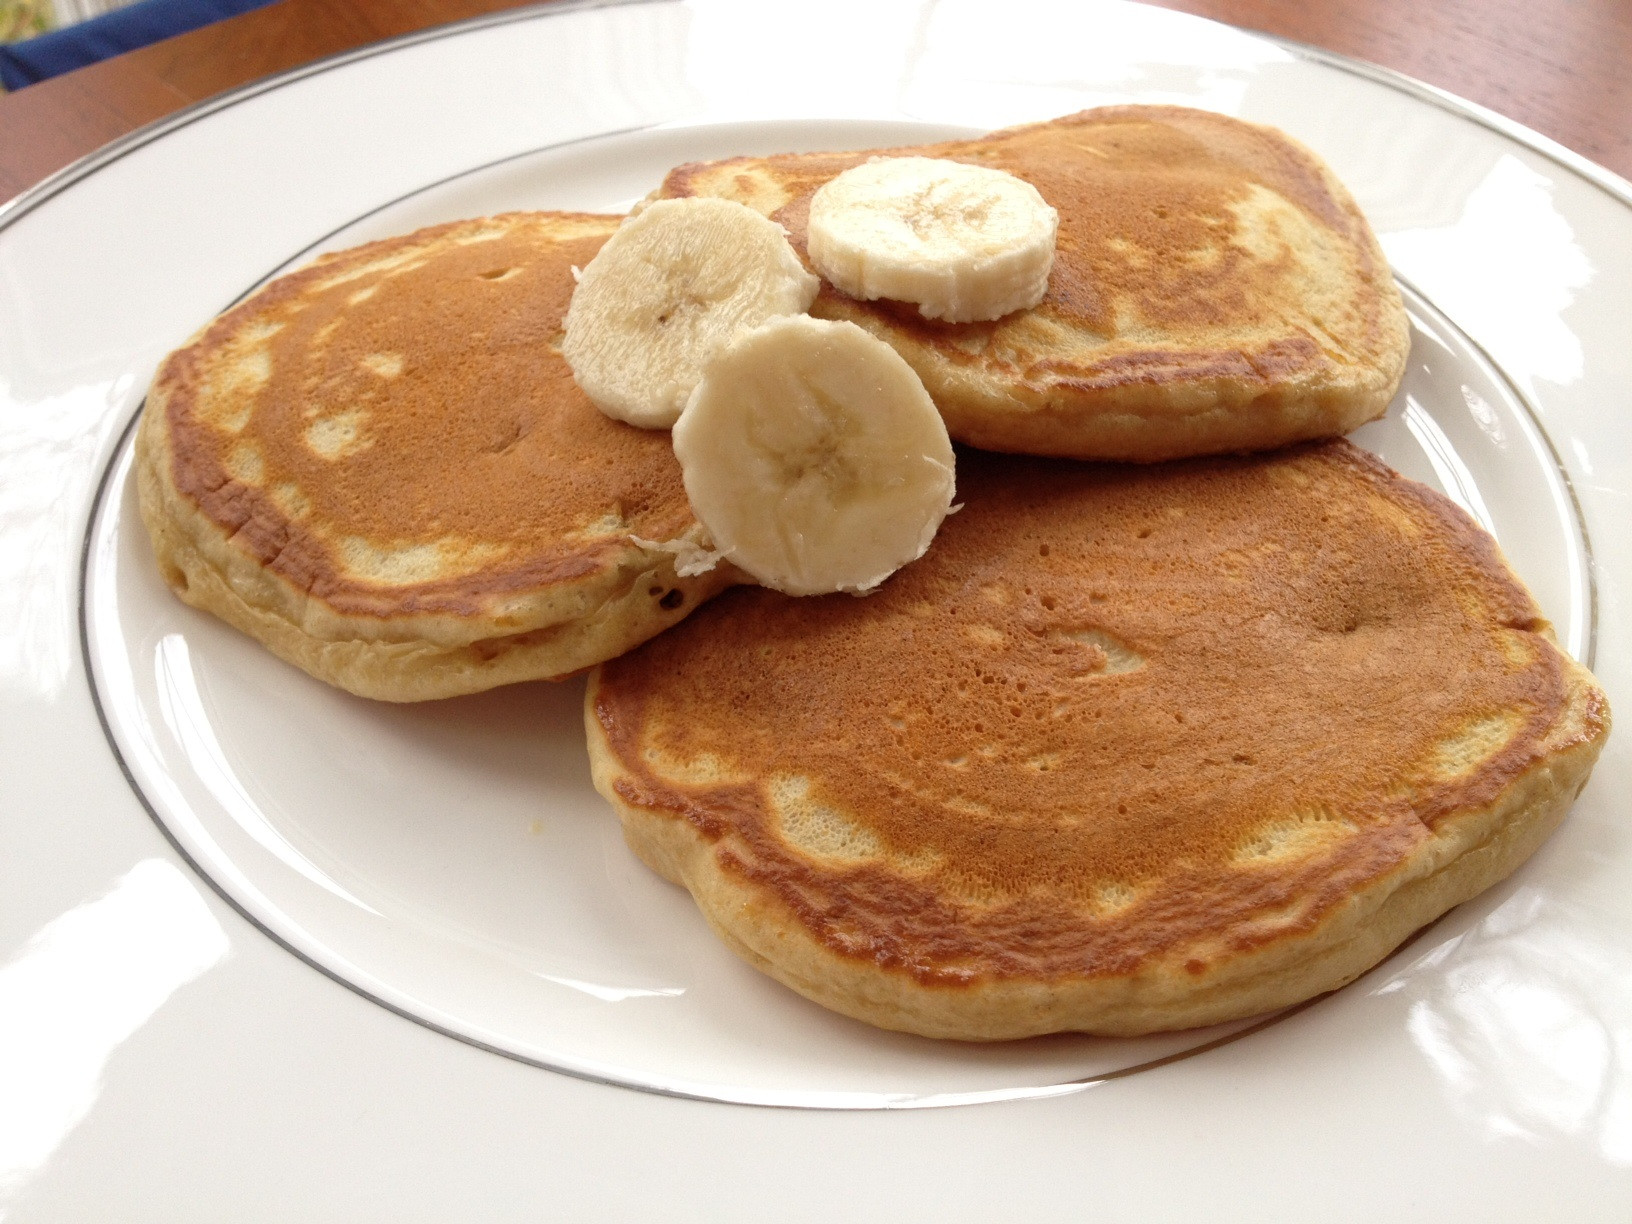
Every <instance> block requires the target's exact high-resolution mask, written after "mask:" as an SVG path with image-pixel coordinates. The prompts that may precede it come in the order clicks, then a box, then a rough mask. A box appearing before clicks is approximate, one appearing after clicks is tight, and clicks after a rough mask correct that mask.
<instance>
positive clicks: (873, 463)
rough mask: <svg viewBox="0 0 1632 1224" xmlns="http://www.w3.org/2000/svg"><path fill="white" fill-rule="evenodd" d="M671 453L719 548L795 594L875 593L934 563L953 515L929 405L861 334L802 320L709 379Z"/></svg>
mask: <svg viewBox="0 0 1632 1224" xmlns="http://www.w3.org/2000/svg"><path fill="white" fill-rule="evenodd" d="M674 453H675V456H676V458H678V459H679V460H680V469H681V472H682V473H683V474H684V478H685V485H686V495H687V497H688V498H689V499H690V501H691V505H692V510H693V512H694V513H695V514H696V515H697V517H698V520H699V521H700V522H701V523H702V524H703V525H704V526H705V527H706V528H707V529H708V531H709V533H710V534H711V535H712V536H713V539H714V544H715V547H716V548H718V549H719V551H720V552H721V553H722V554H723V555H724V556H725V557H726V558H727V559H728V560H730V561H731V562H732V563H733V564H735V565H736V566H737V567H738V568H739V569H742V570H745V571H747V572H748V573H749V574H751V575H752V576H753V577H754V578H755V579H756V580H758V581H759V582H760V583H761V584H763V585H765V586H768V587H774V588H775V589H776V590H779V591H784V592H786V593H787V594H790V595H816V594H823V593H826V592H831V591H851V592H856V593H860V592H864V591H868V590H871V589H872V588H873V587H876V586H877V585H878V584H879V583H881V582H883V581H884V579H886V578H888V577H889V576H890V575H891V574H892V573H894V572H895V571H896V570H897V569H899V568H901V566H903V565H905V564H907V563H908V562H909V561H915V560H917V559H918V558H919V557H921V556H923V555H924V551H925V550H926V549H927V548H928V547H929V544H930V541H931V540H932V539H934V537H935V532H936V530H937V529H938V528H939V527H940V525H941V520H943V519H944V518H945V517H946V515H947V512H948V509H949V508H950V506H951V502H952V489H953V456H952V444H951V442H950V440H949V439H948V437H947V433H946V426H945V425H944V424H943V423H942V422H941V417H940V414H939V413H938V412H937V411H936V410H935V405H934V403H933V402H932V401H931V400H930V398H929V394H928V392H926V391H925V390H924V386H923V383H922V382H920V381H919V379H918V376H917V375H916V374H914V373H913V371H912V367H910V366H909V365H907V363H906V362H905V361H903V360H902V359H901V357H900V356H898V355H897V354H896V352H895V350H894V349H892V348H890V347H889V345H887V344H885V343H883V341H881V340H875V339H874V338H873V337H872V336H869V335H868V334H867V333H866V332H864V331H862V330H861V328H859V327H857V326H856V325H855V324H853V323H830V322H824V321H821V320H818V319H811V318H807V317H804V316H798V317H793V318H787V319H776V320H773V321H772V322H769V323H766V324H764V325H762V326H760V327H758V328H755V329H754V330H753V331H751V332H748V333H746V334H745V335H743V336H742V337H740V338H739V339H738V340H737V341H735V342H734V343H733V344H731V345H730V346H729V347H728V348H726V349H725V350H723V351H722V352H721V353H719V355H718V356H716V357H715V358H714V360H713V361H711V362H710V363H709V364H708V366H707V367H706V369H705V371H704V374H703V379H702V381H701V382H700V383H699V384H698V386H697V390H696V391H695V392H694V393H693V394H692V396H691V400H690V402H689V403H688V404H687V405H686V410H685V412H684V413H683V414H682V415H681V417H680V420H679V422H678V423H677V424H676V425H675V427H674Z"/></svg>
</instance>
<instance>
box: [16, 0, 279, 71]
mask: <svg viewBox="0 0 1632 1224" xmlns="http://www.w3.org/2000/svg"><path fill="white" fill-rule="evenodd" d="M271 3H272V0H141V2H140V3H139V4H132V5H131V6H130V7H128V8H122V9H115V10H114V11H113V12H111V13H103V14H102V16H100V17H92V18H91V19H90V20H89V21H81V22H79V23H78V24H77V25H71V26H64V27H63V28H62V29H60V30H52V31H50V32H49V33H46V34H41V35H39V36H38V37H37V38H25V39H24V40H23V41H22V42H14V43H11V44H10V45H9V46H0V82H3V83H4V84H5V87H6V88H7V89H21V88H23V86H25V85H32V84H34V83H35V82H36V81H44V80H49V79H50V78H51V77H54V76H59V75H61V74H62V73H64V72H70V71H72V70H73V69H75V68H83V67H85V66H86V65H87V64H95V63H98V62H100V61H101V60H105V59H108V58H109V57H111V56H115V55H120V54H122V53H124V52H126V51H134V50H136V48H137V47H145V46H147V45H148V44H149V43H156V42H159V41H160V40H161V39H165V38H169V37H171V36H172V35H175V34H185V33H186V32H187V31H188V30H196V29H198V28H199V27H200V26H207V25H209V24H210V23H211V22H215V21H220V20H222V19H223V18H226V17H236V16H237V15H238V14H239V13H247V12H249V10H250V9H258V8H261V7H263V6H265V5H268V4H271Z"/></svg>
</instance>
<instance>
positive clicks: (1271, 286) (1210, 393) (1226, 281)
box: [659, 106, 1410, 461]
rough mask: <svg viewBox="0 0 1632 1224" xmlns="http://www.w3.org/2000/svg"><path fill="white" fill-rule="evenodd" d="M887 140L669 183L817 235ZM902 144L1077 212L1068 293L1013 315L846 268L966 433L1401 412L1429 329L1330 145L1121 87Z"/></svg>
mask: <svg viewBox="0 0 1632 1224" xmlns="http://www.w3.org/2000/svg"><path fill="white" fill-rule="evenodd" d="M877 152H879V151H876V150H875V151H873V152H872V153H868V152H861V153H842V154H833V153H810V154H786V155H782V156H776V157H757V158H748V157H744V158H735V159H732V160H729V161H721V162H708V163H698V164H694V165H687V166H681V167H680V168H679V169H677V170H675V171H673V172H671V173H670V175H669V176H668V178H667V179H666V180H665V182H664V184H663V186H662V188H661V189H660V192H659V194H661V195H665V196H690V195H707V196H724V197H726V198H728V199H735V200H739V201H741V202H742V203H745V204H748V205H749V206H751V207H753V208H756V209H758V210H760V211H761V212H763V213H766V214H768V215H769V216H771V217H773V218H775V219H776V220H777V221H780V222H781V223H782V224H783V225H784V226H786V227H787V229H788V231H789V236H790V238H791V239H792V241H793V244H794V246H795V248H796V249H797V250H798V251H799V252H800V253H801V254H804V251H805V221H806V217H807V215H808V212H809V204H810V197H811V196H812V195H813V194H814V193H815V191H816V189H817V188H818V187H820V186H821V185H822V184H823V183H825V182H826V181H827V180H828V179H830V178H832V177H833V176H834V175H836V174H838V173H840V172H841V171H844V170H846V169H849V168H850V167H851V166H854V165H856V164H858V163H859V162H861V161H863V160H865V159H866V158H867V157H869V156H872V155H874V154H876V153H877ZM886 152H889V153H894V154H903V153H909V152H910V153H913V154H916V155H922V156H929V157H944V158H951V159H953V160H958V161H967V162H974V163H978V164H981V165H986V166H993V167H996V168H998V169H1001V170H1006V171H1008V172H1009V173H1011V174H1014V175H1016V176H1018V177H1019V178H1022V179H1025V180H1026V181H1027V182H1029V183H1031V184H1032V185H1033V186H1035V187H1036V188H1037V189H1038V191H1039V192H1041V193H1042V196H1043V198H1044V199H1045V200H1047V201H1048V202H1049V203H1050V204H1052V205H1053V206H1054V207H1055V208H1056V209H1057V210H1058V211H1059V214H1060V229H1059V239H1058V244H1057V250H1056V255H1055V261H1054V270H1053V273H1052V275H1051V277H1050V279H1049V288H1048V295H1047V296H1046V297H1045V298H1044V299H1043V301H1042V302H1041V304H1039V305H1038V306H1036V307H1034V308H1033V309H1031V310H1024V311H1019V312H1017V313H1015V314H1012V315H1009V316H1007V317H1006V318H1003V319H1000V320H998V321H997V322H994V323H961V324H948V323H935V322H931V321H929V320H926V319H924V318H923V317H922V316H921V315H919V314H918V312H917V309H916V308H915V307H913V306H910V305H906V304H901V303H889V302H860V301H857V300H855V299H853V298H850V297H847V296H845V295H844V294H842V293H840V292H838V291H837V290H835V289H834V288H833V287H832V286H831V285H824V286H823V289H822V292H821V295H820V296H819V297H818V298H817V300H816V304H815V306H814V307H813V308H812V313H813V314H816V315H819V316H822V317H824V318H833V319H849V320H851V321H853V322H855V323H858V324H860V325H861V326H862V327H865V328H866V329H868V330H869V331H871V332H872V333H874V334H875V335H877V336H879V337H881V338H882V339H884V340H886V341H888V342H889V343H890V344H892V345H894V346H895V348H896V349H897V350H898V351H899V352H900V353H901V355H902V356H903V357H905V358H906V359H907V361H908V362H909V363H910V364H911V365H912V367H913V368H914V369H915V370H917V371H918V374H919V376H920V377H921V378H922V379H923V380H924V386H925V387H927V388H928V390H929V393H930V395H931V396H932V397H933V398H934V400H935V402H936V405H937V406H938V407H939V408H940V409H941V413H942V415H943V416H944V417H945V418H946V424H947V428H948V430H949V431H950V432H951V434H952V436H953V437H954V438H955V439H957V440H958V441H960V442H967V443H970V444H972V445H974V446H981V447H986V448H988V449H991V450H1001V451H1015V452H1020V453H1024V454H1039V455H1069V456H1074V457H1076V458H1082V459H1122V460H1136V461H1149V460H1158V459H1172V458H1178V457H1181V456H1186V455H1201V454H1215V453H1223V452H1229V451H1245V450H1260V449H1266V448H1270V447H1276V446H1283V445H1286V444H1287V443H1291V442H1298V441H1302V440H1305V439H1310V438H1323V437H1332V436H1335V435H1338V434H1343V433H1347V432H1348V431H1349V430H1351V429H1353V428H1355V427H1356V426H1357V425H1360V424H1362V423H1364V422H1366V421H1369V420H1372V419H1374V418H1375V417H1378V416H1381V415H1382V414H1383V411H1384V409H1386V408H1387V406H1388V403H1389V400H1390V399H1391V398H1392V396H1393V394H1394V390H1395V388H1396V387H1397V386H1398V384H1399V380H1400V376H1401V374H1402V373H1403V372H1404V369H1405V358H1406V354H1407V352H1408V350H1409V347H1410V337H1409V333H1408V330H1407V324H1406V317H1405V310H1404V307H1403V306H1402V304H1401V302H1400V295H1399V292H1398V290H1397V289H1396V288H1395V287H1394V282H1393V280H1392V278H1391V277H1390V275H1389V271H1388V265H1387V263H1386V262H1385V260H1384V258H1383V255H1382V251H1381V250H1380V249H1379V247H1378V245H1377V240H1376V238H1375V237H1374V236H1373V235H1372V232H1371V228H1370V227H1369V226H1368V225H1367V224H1366V220H1365V218H1364V217H1363V216H1362V215H1361V213H1360V210H1359V208H1358V207H1357V206H1356V204H1355V202H1354V200H1353V199H1352V198H1351V197H1350V195H1349V193H1348V191H1347V190H1345V189H1344V187H1343V185H1342V184H1341V183H1339V182H1338V181H1337V179H1336V177H1335V176H1333V174H1332V172H1331V171H1330V170H1329V169H1328V168H1327V167H1326V166H1325V165H1324V164H1323V163H1322V162H1321V161H1320V159H1319V158H1317V157H1316V156H1315V155H1314V154H1313V153H1311V152H1310V151H1309V150H1308V149H1306V148H1304V147H1303V146H1302V145H1300V144H1298V143H1297V142H1295V141H1293V140H1292V139H1290V138H1289V137H1287V136H1286V135H1285V134H1284V133H1282V132H1279V131H1277V130H1275V129H1274V128H1268V127H1261V126H1258V125H1256V124H1251V123H1245V122H1243V121H1241V120H1239V119H1232V118H1229V117H1228V116H1225V115H1218V114H1213V113H1211V112H1207V111H1198V110H1188V109H1185V108H1182V107H1170V106H1116V107H1106V108H1104V109H1101V110H1090V111H1084V112H1082V113H1081V114H1077V115H1070V116H1067V117H1065V118H1062V119H1055V120H1052V121H1050V122H1048V123H1041V124H1035V125H1033V126H1030V127H1019V128H1011V129H1008V130H1005V131H1001V132H996V133H993V134H992V135H990V136H986V137H983V138H981V139H978V140H965V141H951V142H947V143H944V144H938V145H927V146H923V147H921V148H916V149H911V150H906V149H896V150H888V151H886Z"/></svg>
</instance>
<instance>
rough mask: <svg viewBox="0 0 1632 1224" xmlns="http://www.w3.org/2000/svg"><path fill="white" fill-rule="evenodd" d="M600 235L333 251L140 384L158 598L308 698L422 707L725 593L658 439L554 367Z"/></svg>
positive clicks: (507, 233) (489, 237)
mask: <svg viewBox="0 0 1632 1224" xmlns="http://www.w3.org/2000/svg"><path fill="white" fill-rule="evenodd" d="M619 220H620V218H617V217H600V216H591V215H587V214H561V213H554V214H552V213H513V214H506V215H503V216H498V217H490V218H481V219H477V220H472V221H463V222H455V223H453V224H449V225H443V226H437V227H433V228H431V229H426V230H421V231H419V232H417V233H414V234H410V235H406V236H404V237H400V238H392V239H387V240H385V241H382V242H376V243H372V244H369V245H367V246H364V247H359V248H357V249H355V250H350V251H345V252H341V253H339V254H334V255H327V256H324V257H322V258H321V259H319V260H317V261H316V262H315V263H313V264H311V265H309V266H307V267H305V268H303V269H301V270H299V271H296V272H294V273H292V274H290V275H288V276H285V277H282V278H280V279H279V280H277V281H274V282H273V283H272V284H270V285H268V286H266V287H265V288H264V289H262V290H260V291H259V292H257V293H256V294H254V295H253V296H252V297H250V298H249V299H247V300H246V301H244V302H243V303H242V304H240V305H239V306H237V307H235V308H233V309H232V310H229V311H228V312H227V313H226V314H224V315H222V316H221V317H220V318H218V319H216V320H215V321H214V322H212V323H211V324H209V325H208V326H207V327H205V328H204V329H203V330H202V331H200V332H199V333H198V334H197V335H196V336H195V337H193V339H192V340H191V341H189V343H188V344H187V345H186V346H185V347H183V348H182V349H180V350H178V351H177V352H175V353H173V354H171V355H170V357H169V358H167V359H166V361H165V362H164V364H163V365H162V366H161V367H160V370H159V372H158V375H157V377H156V378H155V381H154V384H153V387H152V390H151V391H150V393H149V396H148V401H147V406H146V409H145V411H144V414H143V419H142V423H141V426H140V428H139V431H138V436H137V447H136V455H137V485H138V492H139V495H140V504H141V511H142V517H143V519H144V521H145V522H146V524H147V527H148V531H149V534H150V536H151V538H152V540H153V545H154V550H155V553H156V554H157V557H158V561H159V565H160V569H161V571H162V572H163V574H164V576H165V578H166V580H167V581H168V582H169V583H170V585H171V586H172V587H173V588H174V589H175V590H176V592H177V594H179V595H180V596H181V598H182V599H184V600H186V601H187V602H188V603H191V604H193V605H194V606H196V607H200V608H203V609H205V610H207V611H210V612H213V613H214V614H216V615H217V616H219V617H221V618H222V619H223V620H225V621H227V622H228V623H229V624H231V625H233V626H235V627H236V628H238V629H240V630H242V631H244V632H245V633H248V634H250V635H251V636H253V637H255V638H257V639H258V640H260V641H261V642H262V643H264V644H265V645H266V646H268V647H269V648H270V649H272V650H273V651H274V652H275V653H276V654H278V655H279V656H281V657H282V658H284V659H286V660H288V661H289V662H291V663H294V664H296V665H297V666H299V667H301V668H303V669H305V670H306V671H308V672H309V673H311V674H312V675H314V676H316V677H318V678H319V679H322V680H326V681H328V682H329V683H332V684H336V685H339V686H340V687H342V688H345V689H348V690H350V691H351V692H354V693H358V694H360V695H363V696H367V697H374V698H381V699H385V700H391V701H408V700H422V699H426V698H434V697H446V696H452V695H455V694H458V693H468V692H475V691H478V690H481V689H485V688H490V687H493V686H494V685H497V684H505V683H510V682H513V681H518V680H529V679H538V678H546V677H552V678H553V677H560V676H563V675H566V674H570V673H572V672H575V671H579V670H582V669H583V668H585V667H588V666H590V665H592V664H594V663H596V662H598V661H600V660H601V659H604V658H607V657H610V656H612V655H615V654H618V653H621V652H622V651H624V650H627V649H628V648H629V647H631V646H633V645H635V644H636V643H638V642H641V641H644V640H645V639H646V638H648V637H650V636H651V635H653V634H654V633H657V632H660V631H661V630H662V629H665V628H667V627H668V626H669V625H671V624H673V623H675V622H676V621H678V620H680V619H681V618H683V617H684V616H686V615H688V614H689V613H690V612H691V610H692V609H693V608H695V607H696V606H697V605H698V604H699V603H701V602H702V601H704V600H705V599H707V598H709V597H711V596H712V595H713V594H715V593H716V592H717V591H719V590H721V589H723V588H724V587H725V586H726V585H729V584H730V583H731V582H733V581H735V580H737V578H738V575H736V574H735V572H734V571H733V570H732V569H731V568H730V567H729V566H720V567H717V568H716V569H715V570H713V571H711V572H709V573H705V574H702V575H698V576H694V577H689V578H682V577H680V576H679V575H677V574H676V572H675V557H674V553H673V552H672V551H666V550H664V549H662V548H658V547H653V546H650V545H647V544H642V543H637V542H636V540H635V537H639V538H640V539H641V540H644V541H654V542H658V543H662V542H666V541H672V540H676V539H682V538H686V537H688V536H689V535H694V534H695V533H696V532H697V530H698V528H697V525H696V523H695V520H694V519H693V517H692V515H691V512H690V508H689V507H688V505H687V502H686V497H685V491H684V489H683V488H682V487H681V482H680V469H679V465H678V464H677V463H676V462H675V460H674V456H673V453H672V451H671V448H670V444H669V438H668V435H667V434H666V433H660V434H653V433H649V432H647V431H643V430H639V429H635V428H633V427H631V426H628V425H623V424H621V423H619V422H615V421H611V420H608V419H607V418H606V417H605V416H603V415H602V414H601V413H599V412H598V411H596V410H595V408H594V406H593V405H592V404H591V403H590V402H589V400H588V399H587V398H585V396H584V395H583V393H582V392H581V391H579V390H578V388H577V386H576V384H575V383H574V382H573V380H572V375H571V373H570V371H569V370H568V369H567V366H566V363H565V361H564V360H563V359H562V357H561V355H560V351H559V347H560V339H561V319H562V316H563V315H564V313H565V310H566V307H567V303H568V301H569V300H570V298H571V294H572V288H573V277H572V268H573V267H574V266H579V267H581V266H582V265H584V264H585V263H587V262H588V261H589V260H590V259H591V258H592V257H593V256H594V254H595V252H596V251H597V250H598V249H599V247H600V245H601V243H602V242H603V241H605V239H606V237H607V236H608V235H609V234H610V233H611V232H612V231H613V230H614V229H615V228H616V226H617V224H618V222H619Z"/></svg>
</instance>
